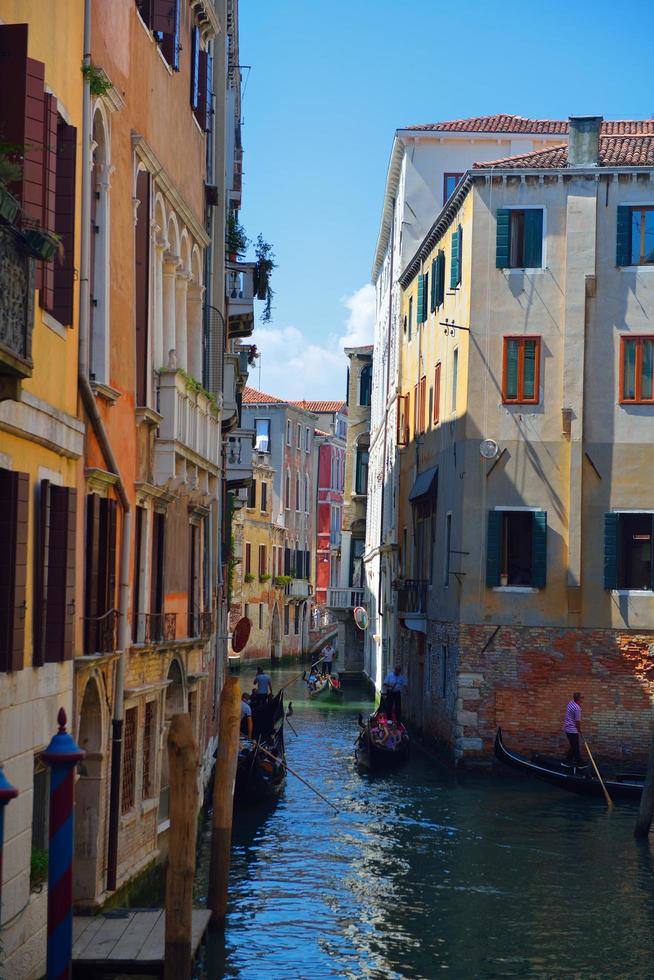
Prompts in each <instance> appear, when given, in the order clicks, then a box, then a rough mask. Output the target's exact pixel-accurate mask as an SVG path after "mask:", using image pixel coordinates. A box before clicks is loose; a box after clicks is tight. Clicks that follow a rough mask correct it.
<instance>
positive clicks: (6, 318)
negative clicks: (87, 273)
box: [0, 222, 34, 398]
mask: <svg viewBox="0 0 654 980" xmlns="http://www.w3.org/2000/svg"><path fill="white" fill-rule="evenodd" d="M33 319H34V259H32V258H30V257H29V256H28V255H27V254H26V252H25V251H24V250H23V249H22V248H21V247H20V245H19V243H18V239H17V236H16V234H15V233H14V231H12V230H11V229H10V228H8V227H7V226H5V225H3V224H2V223H1V222H0V395H1V396H2V397H11V398H16V397H18V395H17V392H18V390H19V388H20V382H21V380H22V379H23V378H29V377H31V376H32V367H33V364H32V321H33ZM5 389H6V390H5Z"/></svg>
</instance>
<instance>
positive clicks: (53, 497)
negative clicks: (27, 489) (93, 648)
mask: <svg viewBox="0 0 654 980" xmlns="http://www.w3.org/2000/svg"><path fill="white" fill-rule="evenodd" d="M67 525H68V490H67V488H66V487H57V486H54V485H51V486H50V527H49V534H48V544H47V576H48V577H47V589H46V593H45V596H46V598H45V616H46V627H45V661H46V663H58V662H59V661H61V660H63V652H64V629H65V614H66V606H65V603H66V552H67V547H68V532H67Z"/></svg>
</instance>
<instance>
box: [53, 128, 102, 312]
mask: <svg viewBox="0 0 654 980" xmlns="http://www.w3.org/2000/svg"><path fill="white" fill-rule="evenodd" d="M76 161H77V130H76V128H75V127H74V126H68V125H67V124H66V123H65V122H63V121H62V120H59V125H58V128H57V185H56V207H55V224H54V230H55V231H56V233H57V234H58V235H60V236H61V246H62V251H63V255H62V256H61V257H57V258H55V261H54V263H53V266H54V269H53V303H52V306H51V307H48V309H49V310H50V312H51V313H52V315H53V316H54V317H55V319H57V320H58V321H59V323H61V324H63V325H64V326H65V327H71V326H72V325H73V296H74V285H73V284H74V280H75V172H76ZM92 197H93V200H95V195H94V194H93V195H92ZM91 240H92V241H93V236H91Z"/></svg>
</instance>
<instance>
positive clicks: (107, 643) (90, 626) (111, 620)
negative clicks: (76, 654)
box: [83, 609, 120, 655]
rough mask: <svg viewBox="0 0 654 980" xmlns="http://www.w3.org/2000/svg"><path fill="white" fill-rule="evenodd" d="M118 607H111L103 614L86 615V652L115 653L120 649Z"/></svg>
mask: <svg viewBox="0 0 654 980" xmlns="http://www.w3.org/2000/svg"><path fill="white" fill-rule="evenodd" d="M119 616H120V613H119V612H118V610H117V609H109V610H108V612H106V613H103V614H102V616H85V617H84V620H83V622H84V653H85V654H87V655H88V654H94V653H113V652H114V651H115V650H117V649H118V619H119Z"/></svg>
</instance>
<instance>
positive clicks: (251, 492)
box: [248, 480, 257, 507]
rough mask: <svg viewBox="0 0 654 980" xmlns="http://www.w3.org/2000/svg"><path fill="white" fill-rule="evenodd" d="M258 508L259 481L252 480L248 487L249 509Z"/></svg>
mask: <svg viewBox="0 0 654 980" xmlns="http://www.w3.org/2000/svg"><path fill="white" fill-rule="evenodd" d="M256 506H257V481H256V480H252V482H251V483H250V486H249V487H248V507H256Z"/></svg>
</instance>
